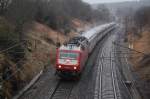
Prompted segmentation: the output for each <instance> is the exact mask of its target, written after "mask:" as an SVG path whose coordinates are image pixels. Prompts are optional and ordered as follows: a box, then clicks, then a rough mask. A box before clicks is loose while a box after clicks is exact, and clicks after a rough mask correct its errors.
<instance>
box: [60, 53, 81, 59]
mask: <svg viewBox="0 0 150 99" xmlns="http://www.w3.org/2000/svg"><path fill="white" fill-rule="evenodd" d="M78 57H79V54H78V53H72V52H60V55H59V58H60V59H64V58H69V59H77V58H78Z"/></svg>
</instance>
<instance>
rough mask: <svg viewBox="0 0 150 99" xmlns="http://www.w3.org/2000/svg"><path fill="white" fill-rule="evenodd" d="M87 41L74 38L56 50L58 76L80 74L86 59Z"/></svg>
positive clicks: (83, 38)
mask: <svg viewBox="0 0 150 99" xmlns="http://www.w3.org/2000/svg"><path fill="white" fill-rule="evenodd" d="M88 53H89V51H88V40H87V39H86V38H85V37H75V38H73V39H71V40H70V41H69V43H67V44H65V45H63V46H61V47H60V48H59V49H57V58H56V59H57V60H56V70H57V73H58V74H59V75H65V76H66V75H67V76H68V74H71V75H74V76H75V75H77V74H80V73H81V71H82V69H83V67H84V65H85V62H86V60H87V58H88Z"/></svg>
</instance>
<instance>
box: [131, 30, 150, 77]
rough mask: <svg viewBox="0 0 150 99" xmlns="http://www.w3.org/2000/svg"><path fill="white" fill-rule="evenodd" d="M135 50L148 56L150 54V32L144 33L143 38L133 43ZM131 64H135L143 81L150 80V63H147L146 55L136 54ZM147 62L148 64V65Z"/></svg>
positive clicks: (135, 68)
mask: <svg viewBox="0 0 150 99" xmlns="http://www.w3.org/2000/svg"><path fill="white" fill-rule="evenodd" d="M133 48H134V49H135V50H137V51H140V52H143V53H145V54H147V55H149V54H150V32H148V31H145V32H143V33H142V36H141V38H138V39H137V38H136V39H135V40H134V43H133ZM132 57H133V58H132V59H131V62H132V63H133V66H134V70H135V71H137V72H138V73H139V74H140V76H141V78H142V79H150V62H149V61H145V62H144V57H145V55H143V54H141V53H134V54H133V55H132ZM146 62H147V63H146Z"/></svg>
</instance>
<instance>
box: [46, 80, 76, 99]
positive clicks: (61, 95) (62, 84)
mask: <svg viewBox="0 0 150 99" xmlns="http://www.w3.org/2000/svg"><path fill="white" fill-rule="evenodd" d="M76 83H77V81H68V80H66V81H65V80H60V81H59V82H58V84H57V85H56V88H55V90H54V91H53V93H52V94H51V96H50V98H49V99H69V97H70V95H71V92H72V90H73V88H74V86H75V85H76Z"/></svg>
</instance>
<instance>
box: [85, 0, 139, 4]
mask: <svg viewBox="0 0 150 99" xmlns="http://www.w3.org/2000/svg"><path fill="white" fill-rule="evenodd" d="M83 1H85V2H88V3H90V4H95V3H110V2H123V1H139V0H83Z"/></svg>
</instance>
